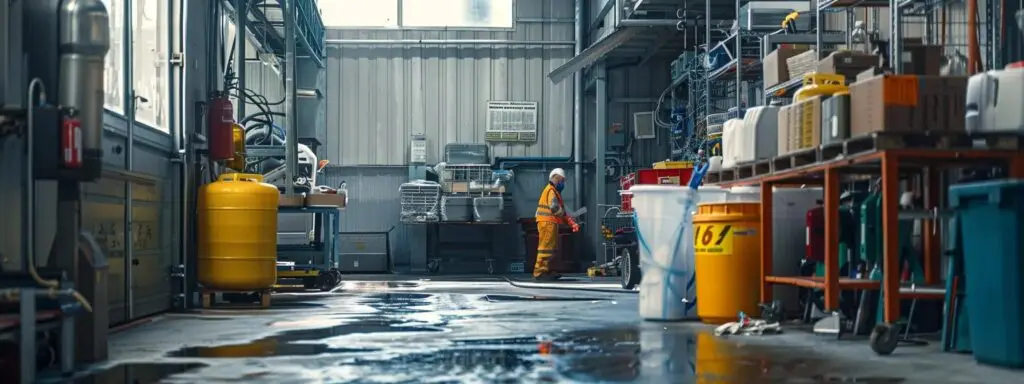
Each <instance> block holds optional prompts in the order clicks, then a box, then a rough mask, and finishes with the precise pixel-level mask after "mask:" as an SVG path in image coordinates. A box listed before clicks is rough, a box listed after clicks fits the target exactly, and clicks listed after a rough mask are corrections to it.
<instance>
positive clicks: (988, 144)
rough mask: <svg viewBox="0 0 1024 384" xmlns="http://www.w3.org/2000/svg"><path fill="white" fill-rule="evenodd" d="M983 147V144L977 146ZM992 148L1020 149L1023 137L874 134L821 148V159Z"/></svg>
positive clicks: (1000, 135) (1022, 146)
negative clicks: (890, 151)
mask: <svg viewBox="0 0 1024 384" xmlns="http://www.w3.org/2000/svg"><path fill="white" fill-rule="evenodd" d="M976 142H977V144H980V145H976ZM978 148H981V149H991V150H1021V149H1022V148H1024V136H1021V135H1017V134H988V135H979V136H974V137H972V136H969V135H967V134H965V133H950V132H930V133H928V132H924V133H920V132H915V133H906V132H874V133H870V134H867V135H863V136H858V137H854V138H850V139H846V140H843V141H842V142H837V143H829V144H825V145H822V146H821V158H822V159H823V160H826V161H827V160H833V159H836V158H840V157H849V156H854V155H858V154H862V153H870V152H875V151H883V150H888V149H944V150H950V149H978Z"/></svg>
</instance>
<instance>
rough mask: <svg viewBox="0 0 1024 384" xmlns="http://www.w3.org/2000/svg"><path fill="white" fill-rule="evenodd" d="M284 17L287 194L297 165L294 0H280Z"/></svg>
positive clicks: (293, 193)
mask: <svg viewBox="0 0 1024 384" xmlns="http://www.w3.org/2000/svg"><path fill="white" fill-rule="evenodd" d="M281 5H282V10H283V11H284V12H283V15H284V17H282V18H283V19H284V39H285V43H284V46H285V54H284V69H285V71H284V72H285V77H284V110H285V114H286V115H287V116H286V117H285V121H286V122H287V123H286V125H285V152H284V153H285V156H284V157H285V163H284V174H285V186H284V193H285V195H287V196H293V195H295V174H296V171H297V169H296V168H298V166H299V153H298V152H299V146H298V137H299V131H298V128H299V127H298V125H299V124H298V108H297V105H296V103H295V66H296V62H295V0H282V1H281Z"/></svg>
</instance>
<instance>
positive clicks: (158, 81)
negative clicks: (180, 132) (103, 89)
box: [132, 0, 170, 132]
mask: <svg viewBox="0 0 1024 384" xmlns="http://www.w3.org/2000/svg"><path fill="white" fill-rule="evenodd" d="M133 1H134V5H135V6H134V8H133V9H132V33H133V35H132V37H133V41H132V48H133V50H132V63H133V65H132V70H133V74H134V75H135V78H134V79H132V85H133V86H134V87H135V94H136V95H137V96H139V97H140V98H145V99H146V101H145V102H143V101H142V100H139V102H138V105H137V108H136V110H135V119H136V120H137V121H139V122H141V123H144V124H147V125H150V126H153V127H155V128H157V129H159V130H161V131H164V132H167V131H168V128H167V110H168V105H167V99H168V97H167V96H168V94H169V93H170V84H169V83H168V80H169V79H168V78H167V65H166V64H167V63H166V56H167V52H168V51H169V49H168V48H167V40H168V35H169V34H170V29H169V28H168V25H167V21H168V20H167V18H168V17H167V16H168V12H169V11H170V9H169V4H170V2H168V1H161V0H133Z"/></svg>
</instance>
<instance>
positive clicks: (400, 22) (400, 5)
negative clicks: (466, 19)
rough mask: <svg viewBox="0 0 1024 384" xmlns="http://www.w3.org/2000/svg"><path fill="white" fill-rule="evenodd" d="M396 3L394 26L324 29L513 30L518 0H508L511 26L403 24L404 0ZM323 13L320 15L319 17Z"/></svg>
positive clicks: (327, 27) (514, 28)
mask: <svg viewBox="0 0 1024 384" xmlns="http://www.w3.org/2000/svg"><path fill="white" fill-rule="evenodd" d="M394 1H395V2H396V3H398V12H397V15H395V19H396V20H397V23H396V25H395V26H363V27H358V26H335V25H326V24H325V25H324V28H326V29H337V30H347V31H360V30H362V31H466V32H514V31H515V30H516V25H517V24H518V21H517V20H518V11H519V6H518V5H519V4H518V0H510V2H511V7H512V12H511V15H512V26H511V27H482V26H433V27H426V26H425V27H415V26H407V25H405V10H404V8H405V0H394ZM322 17H323V15H321V18H322Z"/></svg>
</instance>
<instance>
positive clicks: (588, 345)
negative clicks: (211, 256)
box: [77, 281, 1024, 383]
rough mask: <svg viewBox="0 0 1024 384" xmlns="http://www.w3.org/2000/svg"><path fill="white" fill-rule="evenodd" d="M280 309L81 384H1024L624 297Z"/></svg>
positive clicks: (120, 362)
mask: <svg viewBox="0 0 1024 384" xmlns="http://www.w3.org/2000/svg"><path fill="white" fill-rule="evenodd" d="M274 300H275V308H277V309H271V310H267V311H256V310H208V311H203V312H201V313H198V312H197V313H194V314H178V315H169V316H166V317H164V318H162V319H160V320H159V321H155V322H153V323H151V324H147V325H143V326H140V327H137V328H134V329H130V330H127V331H124V332H122V333H119V334H116V335H115V336H114V337H113V338H112V340H111V355H112V359H111V362H110V363H109V364H107V365H105V366H100V367H96V369H94V370H93V371H92V372H91V373H87V374H83V375H82V376H81V377H79V378H78V380H77V382H81V383H114V382H118V383H122V382H123V383H149V382H172V383H215V382H264V383H421V382H422V383H464V382H465V383H477V382H481V383H482V382H488V383H489V382H498V383H516V382H523V383H538V382H550V383H555V382H637V383H914V382H928V383H955V382H964V383H970V382H984V383H995V382H1022V381H1018V380H1020V379H1021V378H1024V374H1019V373H1015V372H1010V371H1002V370H996V369H992V368H987V367H981V366H977V365H976V364H974V362H973V360H972V359H970V357H969V356H960V355H952V354H943V353H939V352H936V351H935V350H936V348H934V347H932V348H930V349H929V348H928V347H924V348H909V347H908V348H901V349H899V350H897V352H896V354H895V355H894V356H891V357H888V358H883V357H876V356H874V355H873V354H872V353H871V352H870V349H869V348H868V347H867V345H866V342H864V341H852V342H839V341H835V340H834V339H827V338H826V339H821V338H817V337H815V336H811V335H809V334H803V333H799V332H790V333H787V334H783V335H777V336H763V337H732V338H719V337H715V336H713V335H712V334H711V329H710V328H709V327H706V326H703V325H700V324H693V323H682V324H679V323H651V322H643V321H640V320H639V319H638V318H637V314H636V307H637V302H636V300H637V296H636V295H635V294H628V293H626V294H623V293H602V292H582V291H563V290H550V289H521V288H514V287H511V286H509V285H507V284H505V283H497V282H473V283H468V282H463V283H460V282H431V281H415V282H365V283H361V282H347V283H345V284H344V285H343V286H342V287H341V288H340V289H338V290H336V291H335V292H332V293H329V294H313V293H299V294H281V295H277V296H275V298H274ZM289 304H291V305H289ZM313 304H315V305H313ZM951 364H955V365H958V367H957V368H956V369H952V368H950V367H951ZM979 377H984V378H985V379H984V380H977V378H979ZM1004 380H1009V381H1004Z"/></svg>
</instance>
